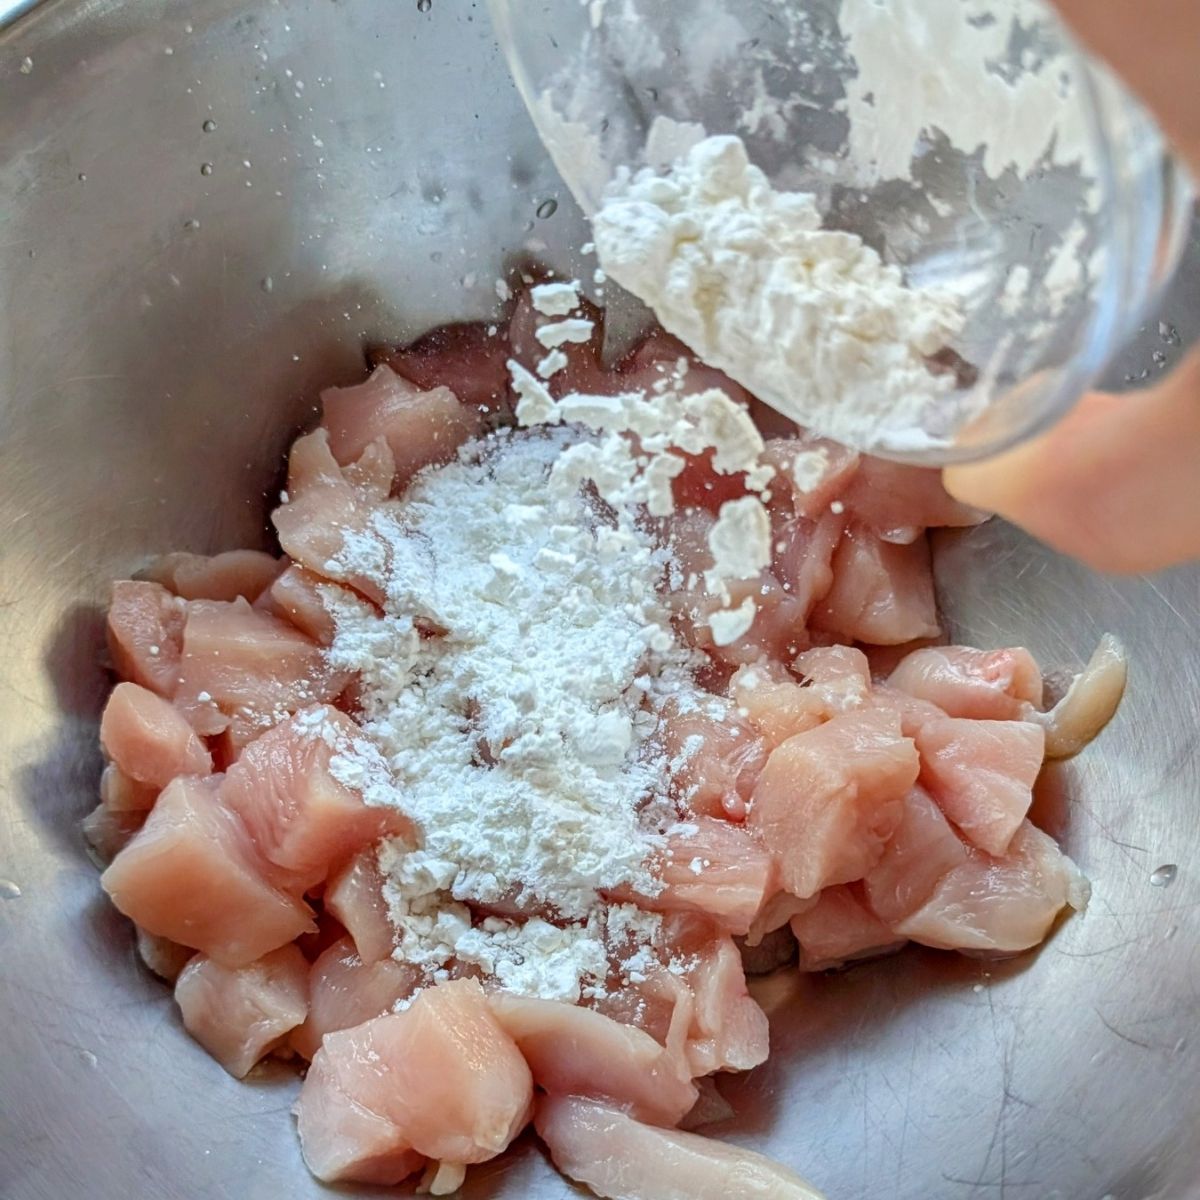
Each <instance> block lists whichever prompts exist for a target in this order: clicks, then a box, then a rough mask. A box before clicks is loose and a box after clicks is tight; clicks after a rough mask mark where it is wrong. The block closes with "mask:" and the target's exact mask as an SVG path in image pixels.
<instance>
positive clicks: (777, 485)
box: [763, 431, 860, 521]
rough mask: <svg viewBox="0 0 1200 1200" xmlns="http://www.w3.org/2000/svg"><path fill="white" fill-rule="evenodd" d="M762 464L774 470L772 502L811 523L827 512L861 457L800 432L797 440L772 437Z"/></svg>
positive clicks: (839, 494)
mask: <svg viewBox="0 0 1200 1200" xmlns="http://www.w3.org/2000/svg"><path fill="white" fill-rule="evenodd" d="M763 461H764V462H767V463H769V464H770V465H771V466H773V467H774V468H775V479H774V481H773V482H772V484H771V492H772V497H773V499H772V503H773V504H774V503H780V504H782V505H785V506H786V508H787V509H788V511H789V513H790V515H793V516H797V517H807V518H809V520H811V521H816V520H817V519H819V518H821V517H823V516H825V515H826V514H827V513H829V510H830V506H831V505H832V504H834V503H836V502H837V501H838V499H839V498H840V497H841V495H842V494H843V492H844V491H845V490H846V488H847V487H848V486H849V484H850V482H851V480H852V479H853V478H854V477H855V475H856V474H857V472H858V468H859V462H860V456H859V454H858V453H857V452H856V451H854V450H851V449H849V448H848V447H846V446H841V445H839V444H838V443H837V442H831V441H829V440H828V439H826V438H822V437H817V436H816V435H815V434H811V433H806V432H804V431H800V433H799V435H798V436H796V437H786V438H772V439H771V440H770V441H768V442H767V447H766V450H765V451H764V453H763Z"/></svg>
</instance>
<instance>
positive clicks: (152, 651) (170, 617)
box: [108, 579, 187, 699]
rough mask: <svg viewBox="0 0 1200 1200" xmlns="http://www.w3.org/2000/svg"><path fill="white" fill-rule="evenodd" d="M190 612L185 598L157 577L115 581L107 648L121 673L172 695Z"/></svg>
mask: <svg viewBox="0 0 1200 1200" xmlns="http://www.w3.org/2000/svg"><path fill="white" fill-rule="evenodd" d="M186 613H187V607H186V605H185V604H184V602H183V601H182V600H180V599H179V598H178V597H177V596H172V595H171V593H170V592H168V591H167V589H166V588H164V587H161V586H160V585H159V584H157V583H139V582H137V581H135V580H131V579H122V580H119V581H118V582H117V583H114V584H113V590H112V603H111V604H110V605H109V608H108V649H109V653H110V654H111V655H112V660H113V666H114V667H115V668H116V672H117V674H118V675H119V676H120V677H121V678H122V679H128V680H130V681H131V682H133V683H140V684H141V685H142V687H147V688H149V689H150V690H151V691H152V692H157V693H158V694H159V695H160V696H165V697H167V699H170V698H171V697H172V696H174V695H175V689H176V687H177V686H178V684H179V657H180V654H181V652H182V649H183V622H184V619H185V616H186Z"/></svg>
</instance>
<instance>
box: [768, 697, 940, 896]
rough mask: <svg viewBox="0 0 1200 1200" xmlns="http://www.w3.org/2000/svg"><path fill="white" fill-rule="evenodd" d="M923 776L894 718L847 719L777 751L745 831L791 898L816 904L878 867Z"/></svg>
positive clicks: (865, 715) (875, 713)
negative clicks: (769, 856) (772, 863)
mask: <svg viewBox="0 0 1200 1200" xmlns="http://www.w3.org/2000/svg"><path fill="white" fill-rule="evenodd" d="M919 769H920V765H919V761H918V758H917V751H916V747H915V746H914V745H913V743H912V741H911V740H910V739H909V738H905V737H903V736H902V735H901V733H900V722H899V720H898V719H897V718H896V717H895V716H893V715H891V714H888V713H885V712H883V711H881V710H878V709H865V710H860V711H857V712H852V713H846V714H844V715H842V716H837V717H834V718H833V719H832V720H830V721H828V722H826V724H824V725H821V726H820V727H818V728H817V729H813V730H810V731H809V732H808V733H801V734H798V735H797V736H796V737H793V738H789V739H788V740H787V741H786V742H784V743H783V744H782V745H780V746H779V747H778V748H777V749H775V750H774V751H773V753H772V754H771V757H770V758H769V759H768V760H767V765H766V766H765V767H764V768H763V771H762V774H761V775H760V776H759V778H758V783H757V785H756V786H755V788H754V795H753V798H752V800H751V805H750V813H749V816H748V818H747V824H748V825H749V827H750V828H751V829H753V830H755V831H756V832H757V833H758V835H759V837H760V839H761V840H762V843H763V845H765V846H767V847H768V848H769V849H770V850H771V852H772V853H773V854H774V855H775V859H776V862H778V864H779V867H780V877H781V880H782V882H783V886H784V888H785V890H787V891H789V892H791V893H792V894H793V895H794V896H797V897H799V898H800V899H805V898H807V897H809V896H815V895H816V894H817V892H819V891H821V890H822V888H826V887H830V886H831V885H833V884H835V883H849V882H851V881H852V880H855V879H861V878H862V876H863V875H864V874H865V873H866V872H867V871H868V870H870V868H871V867H872V866H874V864H875V863H876V862H878V860H879V857H880V855H881V854H882V852H883V846H884V843H885V842H886V841H887V839H888V838H889V837H890V836H891V834H892V832H893V830H894V829H895V828H896V824H897V823H898V821H899V820H900V817H901V814H902V804H901V801H902V800H903V797H904V794H905V793H906V792H907V791H908V789H909V788H910V787H912V785H913V784H914V783H915V782H916V780H917V773H918V771H919Z"/></svg>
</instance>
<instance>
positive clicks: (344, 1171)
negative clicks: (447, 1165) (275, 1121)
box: [295, 1053, 425, 1186]
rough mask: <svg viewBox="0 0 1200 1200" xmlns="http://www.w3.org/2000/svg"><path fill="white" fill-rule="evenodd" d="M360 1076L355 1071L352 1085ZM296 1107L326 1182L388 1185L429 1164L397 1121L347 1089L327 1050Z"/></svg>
mask: <svg viewBox="0 0 1200 1200" xmlns="http://www.w3.org/2000/svg"><path fill="white" fill-rule="evenodd" d="M363 1069H364V1071H365V1069H366V1064H364V1065H363ZM355 1082H356V1081H355V1080H354V1079H353V1077H351V1079H350V1080H349V1084H350V1086H353V1085H354V1083H355ZM295 1113H296V1119H297V1124H298V1133H299V1135H300V1148H301V1151H302V1152H303V1154H304V1162H305V1164H306V1165H307V1167H308V1169H309V1170H310V1171H311V1172H312V1173H313V1174H314V1175H315V1176H316V1177H317V1178H318V1179H321V1180H324V1182H326V1183H373V1184H379V1185H383V1186H388V1185H392V1184H397V1183H400V1182H402V1181H403V1180H405V1179H407V1178H408V1177H409V1176H410V1175H413V1174H415V1173H416V1172H417V1171H420V1170H421V1169H422V1168H423V1167H424V1165H425V1158H424V1156H423V1155H421V1154H418V1153H417V1152H416V1151H415V1150H413V1148H412V1147H411V1146H409V1145H408V1143H407V1142H406V1141H405V1140H404V1133H403V1131H402V1130H401V1129H400V1128H399V1127H398V1126H397V1125H396V1124H394V1123H393V1122H392V1121H389V1120H388V1119H387V1118H386V1117H384V1116H381V1115H380V1114H379V1113H377V1112H374V1111H373V1110H372V1109H370V1108H368V1107H367V1106H366V1105H364V1104H362V1103H360V1102H359V1101H358V1100H357V1099H355V1098H354V1097H353V1096H352V1095H351V1094H350V1093H349V1092H348V1091H346V1090H345V1088H344V1087H343V1086H342V1083H341V1079H340V1076H339V1071H338V1068H337V1065H336V1064H335V1063H334V1062H333V1061H332V1060H331V1059H330V1058H329V1057H328V1056H327V1055H325V1054H324V1053H318V1054H317V1055H316V1057H315V1059H314V1060H313V1064H312V1066H311V1067H309V1069H308V1074H307V1075H306V1076H305V1078H304V1086H303V1087H302V1088H301V1089H300V1098H299V1100H298V1101H297V1102H296V1107H295Z"/></svg>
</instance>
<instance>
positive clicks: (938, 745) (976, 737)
mask: <svg viewBox="0 0 1200 1200" xmlns="http://www.w3.org/2000/svg"><path fill="white" fill-rule="evenodd" d="M916 740H917V749H918V750H919V751H920V753H921V783H922V784H923V785H924V786H925V787H926V788H927V789H928V790H929V793H930V795H932V796H933V798H934V800H936V801H937V803H938V806H939V807H940V808H941V810H942V812H944V813H945V814H946V816H948V817H949V818H950V820H951V821H953V822H954V824H955V825H957V826H958V828H959V829H961V830H962V831H963V833H964V834H966V836H967V838H968V839H969V840H970V841H972V842H973V843H974V844H975V845H976V846H978V847H979V848H980V849H981V850H986V851H987V852H988V853H989V854H992V855H996V856H1000V855H1002V854H1004V853H1005V852H1006V851H1007V850H1008V844H1009V842H1010V841H1011V840H1012V836H1013V834H1014V833H1016V831H1017V829H1018V828H1019V827H1020V824H1021V822H1022V821H1023V820H1024V819H1025V815H1026V813H1028V812H1029V806H1030V805H1031V804H1032V803H1033V785H1034V783H1035V782H1036V780H1037V777H1038V772H1039V771H1041V769H1042V759H1043V757H1044V753H1045V742H1046V735H1045V732H1044V731H1043V730H1042V727H1041V726H1040V725H1035V724H1033V723H1032V722H1030V721H966V720H962V719H958V718H953V717H947V718H946V719H945V720H943V721H930V722H929V723H928V724H926V725H923V726H922V727H921V729H920V730H919V731H918V732H917V739H916Z"/></svg>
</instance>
